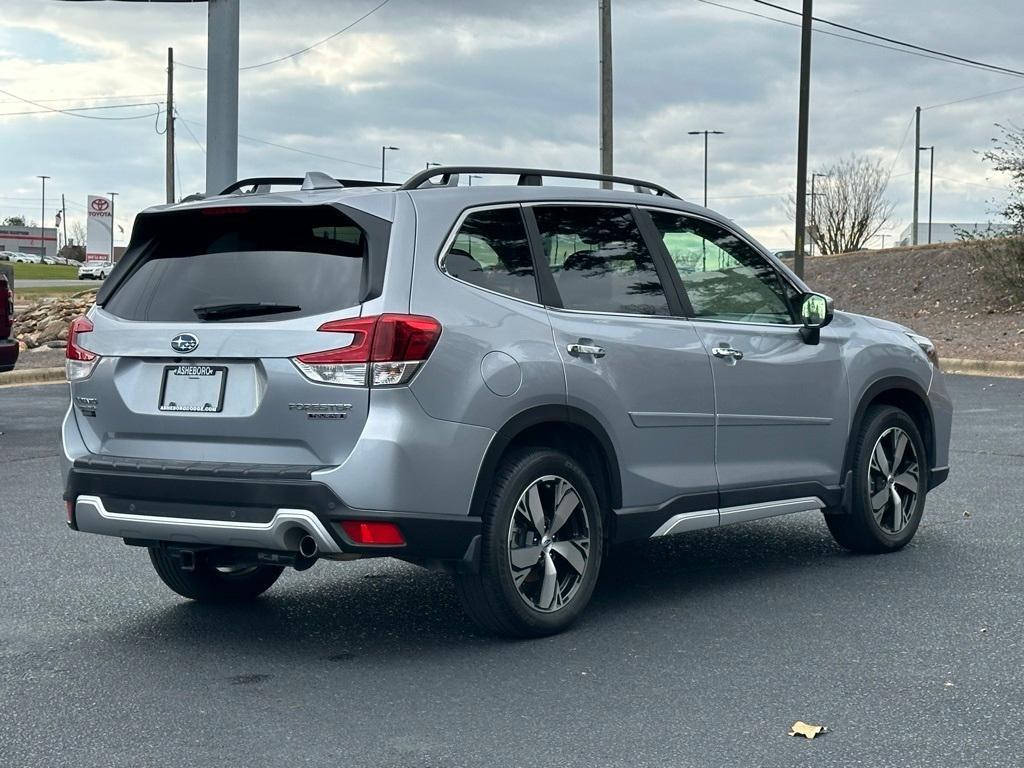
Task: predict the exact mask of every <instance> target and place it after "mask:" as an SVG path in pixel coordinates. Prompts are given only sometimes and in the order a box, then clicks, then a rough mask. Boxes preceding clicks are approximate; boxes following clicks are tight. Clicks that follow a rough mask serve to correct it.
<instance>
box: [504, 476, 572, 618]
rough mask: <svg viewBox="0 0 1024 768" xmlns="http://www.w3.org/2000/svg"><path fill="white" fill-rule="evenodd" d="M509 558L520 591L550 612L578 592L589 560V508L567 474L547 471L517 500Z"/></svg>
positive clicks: (539, 608) (536, 606) (535, 606)
mask: <svg viewBox="0 0 1024 768" xmlns="http://www.w3.org/2000/svg"><path fill="white" fill-rule="evenodd" d="M508 559H509V565H510V566H511V568H512V581H513V583H514V584H515V587H516V590H517V591H518V592H519V596H520V597H521V598H522V599H523V601H524V602H526V604H527V605H529V606H530V607H531V608H533V609H534V610H537V611H542V612H544V613H551V612H554V611H557V610H558V609H560V608H562V607H563V606H564V605H566V604H567V603H569V602H570V601H571V600H572V598H573V597H574V596H575V594H576V592H577V590H578V589H579V587H580V584H582V583H583V576H584V574H585V573H586V571H587V564H588V562H589V560H590V526H589V524H588V523H587V510H586V508H585V507H584V505H583V500H582V498H581V497H580V494H579V492H578V491H577V490H576V488H575V487H574V486H573V485H572V483H570V482H569V481H568V480H566V479H565V478H563V477H558V476H557V475H545V476H544V477H541V478H539V479H537V480H535V481H534V482H533V483H531V484H530V485H529V486H528V487H527V488H526V490H525V491H523V493H522V495H521V496H520V497H519V501H518V502H517V503H516V506H515V511H514V512H513V513H512V520H511V521H510V523H509V529H508Z"/></svg>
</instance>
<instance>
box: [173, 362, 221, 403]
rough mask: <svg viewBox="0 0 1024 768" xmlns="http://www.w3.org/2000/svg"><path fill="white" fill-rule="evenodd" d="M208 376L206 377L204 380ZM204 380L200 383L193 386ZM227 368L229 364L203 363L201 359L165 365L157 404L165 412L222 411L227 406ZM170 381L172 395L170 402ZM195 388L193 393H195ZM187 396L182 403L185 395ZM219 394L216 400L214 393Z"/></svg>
mask: <svg viewBox="0 0 1024 768" xmlns="http://www.w3.org/2000/svg"><path fill="white" fill-rule="evenodd" d="M203 380H206V381H203ZM198 382H202V384H204V385H206V386H205V388H204V387H203V386H201V385H199V386H190V385H192V384H194V383H198ZM227 383H228V369H227V366H226V365H204V364H202V363H179V364H177V365H165V366H164V375H163V379H162V381H161V384H160V400H159V402H158V407H159V409H160V410H161V411H163V412H165V413H220V412H222V411H223V410H224V391H225V390H226V389H227ZM168 385H171V392H170V395H171V397H173V398H175V400H172V401H171V402H168V394H169V393H168ZM193 392H194V394H192V393H193ZM181 393H184V394H185V398H184V399H185V400H187V402H183V403H182V404H179V403H178V402H177V401H181V400H182V399H183V398H182V395H181ZM214 394H216V398H215V402H211V400H214V398H213V395H214Z"/></svg>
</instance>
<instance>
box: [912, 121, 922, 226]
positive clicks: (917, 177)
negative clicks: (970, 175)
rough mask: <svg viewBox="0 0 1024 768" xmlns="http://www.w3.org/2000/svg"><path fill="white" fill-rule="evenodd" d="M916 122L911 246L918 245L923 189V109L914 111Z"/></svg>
mask: <svg viewBox="0 0 1024 768" xmlns="http://www.w3.org/2000/svg"><path fill="white" fill-rule="evenodd" d="M914 122H915V123H916V128H915V130H914V136H915V138H914V146H915V147H917V151H916V152H914V225H913V233H912V234H911V236H910V244H911V245H917V224H918V216H917V198H918V190H919V189H920V188H921V108H920V107H918V108H917V109H916V110H914Z"/></svg>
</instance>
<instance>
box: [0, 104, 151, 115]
mask: <svg viewBox="0 0 1024 768" xmlns="http://www.w3.org/2000/svg"><path fill="white" fill-rule="evenodd" d="M156 103H157V102H155V101H143V102H139V103H137V104H107V105H105V106H97V107H67V108H66V109H51V108H43V109H33V110H30V111H26V112H0V117H15V116H18V115H48V114H52V113H54V112H59V113H61V114H65V115H70V116H71V117H89V115H79V114H77V113H78V112H88V111H90V110H96V109H125V108H127V107H152V106H154V105H155V104H156ZM152 114H153V113H147V114H145V115H130V116H128V117H96V118H93V119H94V120H138V119H139V118H142V117H151V116H152ZM157 114H159V112H157Z"/></svg>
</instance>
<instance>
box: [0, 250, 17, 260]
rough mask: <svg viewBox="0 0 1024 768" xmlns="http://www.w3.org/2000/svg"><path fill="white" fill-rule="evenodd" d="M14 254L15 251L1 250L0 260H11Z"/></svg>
mask: <svg viewBox="0 0 1024 768" xmlns="http://www.w3.org/2000/svg"><path fill="white" fill-rule="evenodd" d="M13 255H14V252H13V251H0V261H10V260H11V257H12V256H13Z"/></svg>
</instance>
